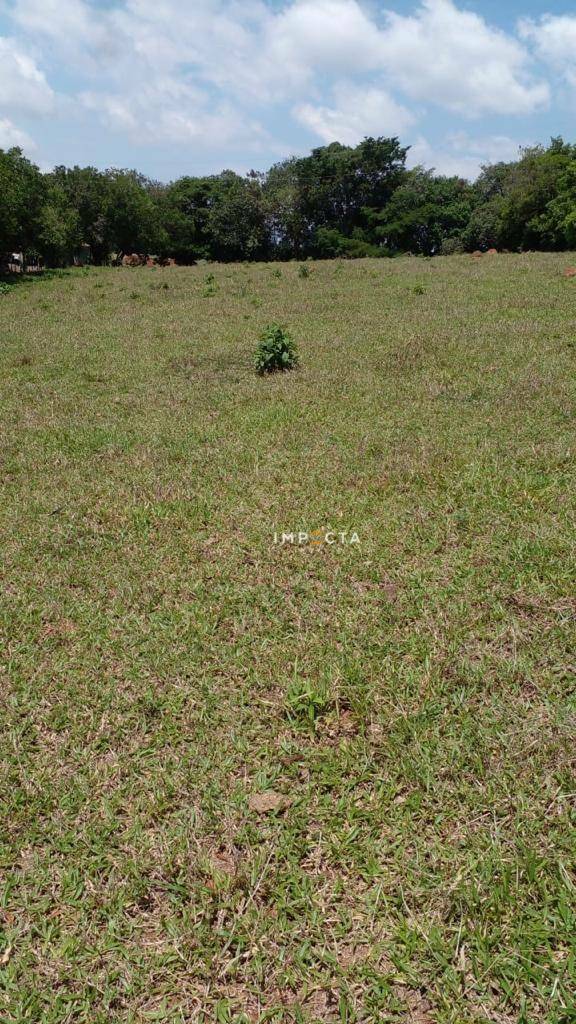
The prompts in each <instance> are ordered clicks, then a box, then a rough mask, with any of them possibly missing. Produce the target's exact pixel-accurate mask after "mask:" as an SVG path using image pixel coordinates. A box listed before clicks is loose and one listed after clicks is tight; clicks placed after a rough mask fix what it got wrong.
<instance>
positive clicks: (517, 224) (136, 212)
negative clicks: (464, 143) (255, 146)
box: [0, 138, 576, 266]
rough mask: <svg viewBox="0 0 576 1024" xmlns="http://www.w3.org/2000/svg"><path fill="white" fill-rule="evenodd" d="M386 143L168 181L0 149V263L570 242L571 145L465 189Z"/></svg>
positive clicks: (555, 144)
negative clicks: (411, 164)
mask: <svg viewBox="0 0 576 1024" xmlns="http://www.w3.org/2000/svg"><path fill="white" fill-rule="evenodd" d="M407 155H408V148H407V147H404V146H402V145H401V144H400V142H399V140H398V139H397V138H366V139H364V140H363V141H362V142H361V143H360V144H359V145H358V146H344V145H342V144H341V143H339V142H333V143H331V144H330V145H327V146H321V147H318V148H316V149H314V150H312V152H311V153H310V154H309V155H308V156H304V157H292V158H290V159H287V160H284V161H282V162H280V163H277V164H275V165H274V166H273V167H271V168H270V169H269V170H268V171H266V172H265V173H257V172H256V171H251V172H250V173H249V174H247V175H243V176H242V175H239V174H237V173H235V172H234V171H231V170H225V171H222V173H221V174H215V175H210V176H205V177H194V176H184V177H182V178H179V179H178V180H177V181H174V182H171V183H169V184H168V185H163V184H162V183H160V182H155V181H151V180H150V179H148V178H146V177H144V176H143V175H141V174H139V173H138V172H137V171H133V170H119V169H116V168H112V169H109V170H106V171H101V170H98V169H97V168H95V167H72V168H67V167H55V168H54V170H53V171H50V172H48V173H45V174H43V173H41V171H40V170H39V168H38V167H36V166H35V165H34V164H33V163H32V162H31V161H29V160H28V159H27V158H26V157H25V156H24V154H23V153H22V152H21V150H19V149H10V150H7V151H4V150H1V149H0V256H1V255H2V254H5V253H8V252H10V251H24V252H27V253H33V254H34V255H40V256H42V257H43V259H44V260H45V262H46V263H47V264H48V265H53V266H59V265H60V266H61V265H65V264H67V263H69V262H70V261H71V260H72V259H73V257H74V254H75V253H77V252H78V251H79V249H80V247H81V246H89V247H90V251H91V254H92V259H93V260H94V261H95V262H98V263H101V262H106V261H107V260H108V259H109V258H110V255H111V254H112V253H118V252H139V253H144V252H146V253H156V254H158V255H163V256H172V257H174V258H175V259H176V260H177V261H179V262H182V263H187V262H192V261H194V260H197V259H201V258H205V259H215V260H223V261H232V260H255V259H291V258H297V259H305V258H307V257H315V258H323V257H333V256H344V257H354V256H366V255H372V256H394V255H396V254H399V253H404V252H411V253H414V254H418V255H424V256H434V255H437V254H440V253H443V252H454V251H466V250H468V251H471V250H475V249H487V248H491V247H496V248H499V249H509V250H521V249H552V250H561V249H566V248H570V247H571V246H574V245H576V146H573V145H571V144H569V143H565V142H564V141H563V139H560V138H557V139H552V140H551V142H550V144H549V145H548V146H547V147H545V146H536V147H533V148H530V149H526V150H522V151H520V153H519V157H518V160H516V161H513V162H510V163H497V164H493V165H490V166H486V167H484V168H483V169H482V172H481V174H480V175H479V177H478V179H477V180H476V181H475V182H474V183H470V182H469V181H466V180H465V179H463V178H460V177H457V176H452V177H446V176H444V175H438V174H436V173H435V172H434V171H431V170H426V169H424V168H422V167H416V168H412V169H408V168H407V167H406V159H407Z"/></svg>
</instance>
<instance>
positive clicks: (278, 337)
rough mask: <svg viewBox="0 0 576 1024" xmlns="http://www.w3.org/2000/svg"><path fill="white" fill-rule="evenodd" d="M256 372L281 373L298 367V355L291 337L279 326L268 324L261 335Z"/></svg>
mask: <svg viewBox="0 0 576 1024" xmlns="http://www.w3.org/2000/svg"><path fill="white" fill-rule="evenodd" d="M254 365H255V368H256V372H257V373H259V374H262V375H263V374H265V373H279V372H280V373H282V372H283V371H284V370H293V369H294V368H295V367H296V366H297V365H298V353H297V351H296V345H295V343H294V341H293V340H292V338H291V336H290V335H289V334H288V332H287V331H285V330H284V328H283V327H280V325H279V324H269V325H268V327H267V328H266V330H265V331H264V332H263V333H262V335H261V337H260V341H259V343H258V348H257V349H256V358H255V364H254Z"/></svg>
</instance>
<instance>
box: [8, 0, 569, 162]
mask: <svg viewBox="0 0 576 1024" xmlns="http://www.w3.org/2000/svg"><path fill="white" fill-rule="evenodd" d="M0 2H2V0H0ZM4 2H5V5H6V2H7V0H4ZM385 2H386V0H370V2H369V0H366V3H363V2H362V0H283V2H282V3H281V4H278V3H272V0H194V3H188V4H186V3H182V0H116V2H115V3H113V4H106V5H103V4H101V3H98V2H97V0H10V5H9V7H8V10H9V11H10V13H11V15H12V18H13V23H14V26H15V32H16V33H19V37H18V38H19V43H18V44H16V43H15V42H14V40H11V41H9V42H10V54H9V60H10V61H11V65H10V68H9V69H8V70H6V68H7V67H8V65H7V64H6V61H5V60H4V61H3V60H2V56H3V54H2V51H1V50H0V94H1V93H2V91H3V90H2V86H3V76H4V78H5V81H6V89H4V96H5V97H6V96H8V97H10V96H13V97H14V101H15V103H17V104H18V103H19V104H20V105H22V104H24V105H26V106H27V109H28V110H29V111H32V109H33V108H34V106H36V112H41V109H42V107H43V109H44V112H48V110H49V108H50V106H51V104H53V103H54V96H53V93H52V90H51V89H50V87H49V86H48V84H47V82H46V79H45V77H44V74H43V72H42V71H41V70H40V68H39V66H38V64H37V63H35V61H34V60H33V59H32V58H31V57H29V56H26V54H27V53H28V50H27V47H28V46H29V45H32V44H33V45H34V46H35V47H36V48H37V49H36V51H35V52H36V53H39V54H41V55H42V57H43V58H44V59H43V64H45V65H46V66H47V67H49V66H50V65H51V64H52V66H54V67H56V65H58V66H60V67H61V66H62V65H65V66H66V68H67V70H68V72H69V74H70V75H71V76H75V78H76V82H75V90H74V101H73V102H75V103H76V105H77V109H78V110H79V111H80V113H81V114H82V115H83V116H84V117H86V116H92V117H93V118H94V117H96V118H98V120H99V121H100V122H101V123H102V124H104V125H105V126H106V127H107V128H109V129H110V130H112V131H114V132H117V133H119V134H121V135H125V136H128V137H129V138H130V139H131V140H135V141H139V142H143V143H146V144H154V143H157V144H165V143H170V144H173V143H179V142H180V143H186V142H194V143H198V144H201V143H204V144H205V145H206V146H207V147H211V148H214V147H216V148H222V147H224V146H226V145H227V144H229V143H234V145H236V144H238V146H240V145H241V146H242V148H243V149H250V147H252V148H255V149H257V148H258V147H259V146H260V145H262V144H263V143H265V144H266V145H267V146H268V149H269V150H270V151H271V150H272V149H273V147H274V146H275V145H276V142H274V141H273V140H272V139H270V138H267V136H266V133H265V131H264V129H263V128H262V122H263V121H265V120H266V118H268V120H269V121H270V120H271V118H272V116H273V113H274V112H275V110H276V109H277V108H281V117H282V123H283V121H284V119H285V118H286V117H287V116H288V117H289V116H290V113H289V112H291V114H292V118H293V119H294V122H296V123H297V124H299V125H303V126H305V127H306V128H307V129H308V130H309V131H311V132H313V133H314V134H315V135H316V137H317V138H318V139H319V140H322V141H331V140H333V139H334V138H338V139H340V140H341V141H343V142H349V143H353V142H357V141H358V140H359V139H360V138H361V137H362V136H363V135H365V134H375V135H380V134H401V133H403V132H405V131H406V129H407V128H409V127H410V126H411V125H413V124H415V123H416V122H417V120H418V119H419V118H421V117H422V116H424V115H425V114H427V113H429V112H430V110H431V108H432V107H437V108H439V109H442V110H444V111H449V112H451V113H452V114H456V115H458V116H460V117H462V118H476V117H481V116H486V115H490V114H495V115H526V114H529V113H531V112H533V111H536V110H538V109H540V108H542V107H544V106H546V104H547V103H548V101H549V86H548V84H547V82H546V81H543V80H542V79H538V78H535V77H534V75H533V64H532V57H531V49H530V48H532V50H534V49H537V50H538V52H539V55H540V56H541V57H546V55H547V54H548V53H550V54H552V51H555V50H558V47H560V44H561V38H560V37H561V29H560V30H559V29H558V26H557V25H556V22H558V21H561V20H562V19H554V18H549V19H543V20H542V22H541V23H538V24H536V23H528V22H524V23H523V26H522V28H521V30H520V31H519V33H517V34H516V35H513V34H510V33H505V32H503V31H502V30H499V29H497V28H495V27H494V26H492V25H490V24H489V23H488V22H487V21H486V20H485V19H484V18H482V17H481V16H480V15H478V14H475V13H472V12H470V11H467V10H464V9H461V8H460V7H459V6H457V2H455V0H413V8H412V12H411V13H409V14H398V13H393V12H392V11H390V10H385V9H384V8H383V7H381V6H379V4H380V3H385ZM390 2H393V0H390ZM564 21H566V22H570V25H572V23H573V21H574V19H569V18H566V19H564ZM551 59H552V58H551ZM555 59H558V60H560V59H562V60H563V61H564V62H565V64H566V67H571V65H570V60H569V54H567V53H566V46H565V48H564V50H563V51H562V54H561V55H560V56H558V54H556V57H555ZM18 61H19V62H20V65H19V68H18V69H15V62H16V63H17V62H18ZM17 78H18V79H19V81H20V83H21V84H20V85H19V86H15V85H14V82H15V80H16V79H17ZM7 90H8V91H7ZM59 108H60V109H61V104H60V105H59ZM14 109H18V108H17V107H15V108H14ZM1 111H2V107H1V100H0V112H1ZM276 141H277V140H276ZM450 152H451V148H450V146H448V147H447V154H449V153H450ZM446 159H447V160H448V156H447V157H446ZM462 159H464V158H462ZM466 159H468V162H469V164H470V166H471V165H472V162H473V159H474V153H472V152H469V153H468V156H467V158H466Z"/></svg>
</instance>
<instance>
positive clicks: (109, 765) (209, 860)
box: [0, 254, 576, 1024]
mask: <svg viewBox="0 0 576 1024" xmlns="http://www.w3.org/2000/svg"><path fill="white" fill-rule="evenodd" d="M573 261H574V257H568V258H567V257H566V256H565V255H563V256H562V255H558V256H556V255H542V254H539V255H534V254H529V255H521V256H496V257H485V258H484V259H482V260H477V259H476V260H475V259H473V258H471V257H454V258H442V259H436V260H433V261H424V260H418V259H399V260H396V261H370V260H366V261H358V262H354V263H349V264H345V263H340V262H326V263H319V264H318V263H317V264H308V266H310V275H309V277H308V278H302V277H300V276H299V274H298V266H297V264H286V265H267V266H266V265H237V266H216V267H214V266H212V267H201V266H198V267H194V268H190V269H184V268H182V269H178V268H168V269H164V270H161V269H140V270H129V269H119V270H108V269H101V270H95V269H94V270H89V271H82V270H78V271H70V272H62V273H61V274H60V275H58V274H56V275H53V276H52V277H51V278H48V279H45V280H42V281H34V282H23V283H22V284H21V285H18V286H16V287H14V288H13V289H11V290H10V292H9V294H3V295H0V400H1V405H0V436H1V438H2V444H1V450H0V483H1V499H0V530H1V537H2V560H1V564H0V601H1V611H0V631H1V650H0V682H1V685H2V695H3V697H2V702H1V707H0V729H1V735H2V747H3V756H2V758H1V760H2V762H3V768H2V780H1V782H2V784H1V788H0V792H1V799H2V803H3V813H2V820H3V822H4V826H3V835H2V844H1V847H0V866H1V873H2V882H3V891H4V895H3V899H2V904H1V909H0V929H1V932H0V934H1V938H2V941H3V945H2V946H1V948H0V972H1V976H2V978H3V982H2V989H3V995H2V996H0V1016H1V1017H2V1020H5V1021H9V1022H18V1024H21V1022H32V1021H34V1022H40V1021H41V1022H42V1024H64V1022H68V1021H73V1022H82V1024H84V1022H85V1024H110V1022H120V1021H122V1022H134V1024H136V1022H138V1024H140V1022H145V1021H149V1020H150V1021H169V1022H173V1024H176V1022H190V1021H206V1022H212V1021H219V1022H238V1024H240V1022H251V1024H252V1022H257V1021H262V1022H263V1021H276V1022H303V1021H338V1022H348V1024H354V1022H362V1024H377V1022H388V1021H391V1022H406V1021H413V1022H417V1024H431V1022H436V1024H448V1022H451V1024H472V1022H480V1021H492V1022H497V1024H509V1022H510V1024H511V1022H514V1024H516V1022H517V1024H520V1022H523V1024H532V1022H546V1024H567V1022H568V1021H572V1020H574V1015H575V1014H576V1008H575V1004H574V1001H573V991H574V988H573V981H574V975H575V973H576V953H575V944H574V936H575V934H576V927H575V925H576V913H575V909H574V908H575V899H574V897H575V886H576V876H575V874H574V852H575V850H574V810H575V793H576V779H575V762H574V726H575V717H574V710H575V703H574V679H575V676H576V666H575V655H574V639H575V629H574V624H575V612H576V599H575V596H574V576H575V573H574V565H575V559H574V555H575V546H576V545H575V532H574V522H575V519H574V513H575V488H574V475H575V474H574V441H575V433H574V413H575V397H576V382H575V374H574V371H575V359H576V327H575V309H576V281H574V280H572V281H571V280H566V279H564V278H563V276H562V270H563V268H564V267H565V266H566V265H567V264H569V263H570V262H573ZM210 275H212V276H213V280H212V279H210ZM271 320H278V321H279V322H281V323H282V324H284V325H286V326H287V327H288V328H289V329H290V331H291V333H292V334H293V336H294V337H295V339H296V341H297V342H298V345H299V350H300V357H301V368H300V369H299V370H298V371H296V372H293V373H290V374H285V375H281V376H274V377H270V378H259V377H257V376H256V375H255V373H254V371H253V369H252V352H253V349H254V346H255V344H256V340H257V337H258V334H259V332H260V331H261V330H262V328H263V327H264V326H265V325H266V324H267V323H269V322H270V321H271ZM317 531H320V532H317ZM326 531H330V533H329V534H328V539H329V540H334V541H335V542H334V543H327V542H326V539H325V538H326ZM298 532H302V533H307V534H308V537H309V539H308V541H307V542H302V543H297V542H295V543H289V542H286V543H283V544H282V543H279V542H278V543H276V542H275V534H276V535H278V536H277V537H276V540H280V536H279V535H281V534H282V533H288V534H289V533H295V534H297V533H298ZM340 534H344V538H342V537H341V536H339V535H340ZM353 534H357V537H358V540H359V543H355V542H351V540H353Z"/></svg>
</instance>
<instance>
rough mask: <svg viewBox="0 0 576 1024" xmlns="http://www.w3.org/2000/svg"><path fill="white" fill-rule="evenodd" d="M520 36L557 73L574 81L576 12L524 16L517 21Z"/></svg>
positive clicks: (575, 72) (575, 65) (575, 79)
mask: <svg viewBox="0 0 576 1024" xmlns="http://www.w3.org/2000/svg"><path fill="white" fill-rule="evenodd" d="M519 33H520V36H521V37H522V38H523V39H525V40H526V41H527V42H529V43H532V45H533V46H534V48H535V50H536V53H537V55H538V56H539V57H540V59H541V60H543V61H545V62H546V63H547V64H549V65H550V67H551V68H552V69H553V70H554V71H556V72H557V73H558V74H561V75H564V76H565V77H566V78H567V80H568V81H569V82H570V84H571V85H576V16H575V15H571V14H565V15H560V16H558V17H554V16H552V15H549V14H547V15H545V16H544V17H543V18H541V19H540V20H539V21H534V20H533V19H531V18H524V19H522V20H521V21H520V23H519Z"/></svg>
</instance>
